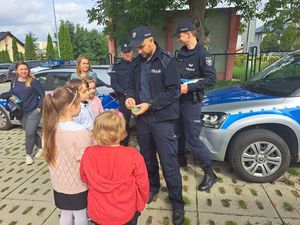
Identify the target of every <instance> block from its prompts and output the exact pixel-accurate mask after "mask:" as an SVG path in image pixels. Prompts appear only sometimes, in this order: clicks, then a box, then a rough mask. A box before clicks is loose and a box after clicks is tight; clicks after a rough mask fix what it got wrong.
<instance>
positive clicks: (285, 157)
mask: <svg viewBox="0 0 300 225" xmlns="http://www.w3.org/2000/svg"><path fill="white" fill-rule="evenodd" d="M290 161H291V155H290V151H289V147H288V146H287V144H286V143H285V141H284V140H283V139H282V138H281V137H280V136H279V135H277V134H276V133H274V132H272V131H269V130H265V129H252V130H247V131H245V132H242V133H240V134H238V135H237V136H236V137H235V138H234V140H233V141H232V143H231V145H230V148H229V163H230V165H231V167H232V168H233V170H234V171H235V172H236V173H237V175H238V176H239V177H241V178H243V179H245V180H247V181H250V182H256V183H267V182H272V181H274V180H276V179H278V178H279V177H280V176H282V175H283V174H284V172H285V171H286V170H287V169H288V167H289V164H290Z"/></svg>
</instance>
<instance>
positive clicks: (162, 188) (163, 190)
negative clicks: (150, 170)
mask: <svg viewBox="0 0 300 225" xmlns="http://www.w3.org/2000/svg"><path fill="white" fill-rule="evenodd" d="M160 190H161V191H162V192H168V189H167V187H165V186H163V187H161V189H160Z"/></svg>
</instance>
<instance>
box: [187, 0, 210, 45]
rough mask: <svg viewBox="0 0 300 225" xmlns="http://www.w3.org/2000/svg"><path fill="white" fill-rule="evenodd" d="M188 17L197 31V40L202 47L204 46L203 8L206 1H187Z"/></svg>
mask: <svg viewBox="0 0 300 225" xmlns="http://www.w3.org/2000/svg"><path fill="white" fill-rule="evenodd" d="M188 3H189V7H190V15H191V17H192V19H193V23H194V24H195V26H196V29H197V38H198V40H199V41H200V43H201V44H202V45H205V26H204V17H205V7H206V0H188Z"/></svg>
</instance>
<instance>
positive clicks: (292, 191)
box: [291, 190, 300, 198]
mask: <svg viewBox="0 0 300 225" xmlns="http://www.w3.org/2000/svg"><path fill="white" fill-rule="evenodd" d="M291 193H292V195H293V196H295V197H296V198H300V195H299V193H298V191H296V190H291Z"/></svg>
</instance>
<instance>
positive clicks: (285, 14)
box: [87, 0, 300, 43]
mask: <svg viewBox="0 0 300 225" xmlns="http://www.w3.org/2000/svg"><path fill="white" fill-rule="evenodd" d="M264 2H265V1H262V0H201V1H199V0H176V1H173V0H164V1H161V0H98V1H96V3H95V5H94V7H92V8H91V9H89V10H87V13H88V19H89V22H93V21H96V22H97V23H98V24H101V25H104V26H105V30H104V31H105V33H106V34H109V35H111V36H112V37H114V38H116V39H117V42H118V43H120V42H123V41H124V40H128V39H129V38H130V32H131V30H132V29H133V28H134V27H136V26H138V25H140V24H146V25H152V26H154V27H157V28H159V27H162V26H164V25H165V24H166V21H167V20H168V19H170V18H171V17H172V13H170V11H172V10H181V9H183V8H184V9H187V14H188V16H190V17H191V18H192V20H193V22H194V24H195V26H196V28H197V29H198V38H199V40H200V41H201V42H202V43H204V41H205V26H204V21H205V18H206V16H207V12H208V10H206V9H207V8H210V9H213V8H215V7H216V6H217V5H218V4H219V3H223V4H228V5H230V6H231V7H234V8H236V9H237V10H238V11H239V15H241V17H242V19H243V20H244V21H245V22H247V21H249V20H250V19H252V18H255V17H258V18H260V19H262V20H263V21H267V20H268V25H273V27H274V28H276V29H277V28H280V27H283V26H284V24H286V23H287V22H289V21H296V20H298V19H299V15H300V12H299V10H300V5H299V4H300V3H299V1H297V0H288V1H287V0H284V1H279V0H269V1H268V2H267V3H265V4H264ZM275 25H276V26H275ZM162 28H163V29H166V27H162Z"/></svg>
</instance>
